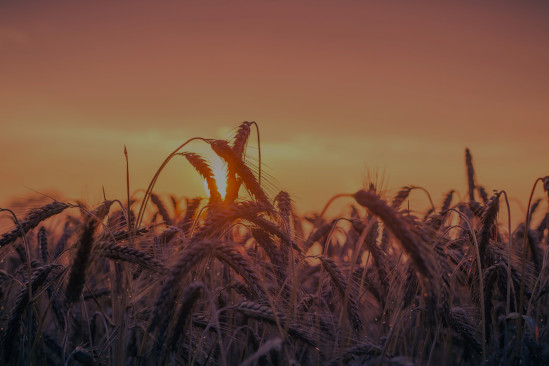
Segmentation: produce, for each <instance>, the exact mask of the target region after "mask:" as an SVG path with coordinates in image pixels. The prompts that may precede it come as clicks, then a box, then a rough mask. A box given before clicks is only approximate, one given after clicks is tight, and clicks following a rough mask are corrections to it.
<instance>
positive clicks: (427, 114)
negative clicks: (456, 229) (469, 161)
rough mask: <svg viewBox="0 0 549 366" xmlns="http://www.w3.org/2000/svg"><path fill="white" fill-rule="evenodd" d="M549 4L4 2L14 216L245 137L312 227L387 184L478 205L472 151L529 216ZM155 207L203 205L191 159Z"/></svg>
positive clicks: (2, 101)
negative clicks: (239, 133)
mask: <svg viewBox="0 0 549 366" xmlns="http://www.w3.org/2000/svg"><path fill="white" fill-rule="evenodd" d="M548 4H549V3H548V2H545V1H526V2H511V1H498V2H493V1H482V2H473V1H470V2H461V1H460V2H458V1H413V2H412V1H357V0H352V1H351V0H344V1H300V0H296V1H212V0H208V1H159V2H153V1H26V0H21V1H15V0H2V1H0V157H1V158H0V167H1V170H2V183H1V186H0V187H1V190H0V207H7V206H9V202H10V200H11V198H13V197H16V196H23V195H27V194H29V193H32V192H33V190H34V191H38V192H43V193H46V194H51V193H52V192H57V193H58V194H59V197H63V198H65V199H71V200H76V199H83V200H85V201H88V202H99V201H101V197H102V187H104V188H105V191H106V194H107V197H108V198H124V197H125V192H126V190H125V189H126V188H125V187H126V180H125V160H124V154H123V151H124V145H126V146H127V149H128V152H129V158H130V176H131V189H132V191H133V190H137V189H140V188H146V186H147V184H148V182H149V181H150V179H151V178H152V176H153V175H154V173H155V171H156V169H157V167H158V166H159V165H160V164H161V162H162V161H163V159H164V158H165V157H166V156H167V155H168V154H169V153H170V152H171V151H172V150H173V149H175V148H176V147H177V146H178V145H180V144H181V143H182V142H184V141H185V140H187V139H189V138H191V137H195V136H201V137H207V138H227V137H230V136H231V134H233V133H234V132H235V129H236V127H237V126H238V125H239V124H240V123H241V122H242V121H246V120H248V121H252V120H253V121H256V122H257V123H258V124H259V126H260V132H261V143H262V150H261V151H262V159H263V162H264V164H265V165H264V169H265V171H266V172H267V173H268V174H270V175H271V176H272V179H271V184H272V187H271V188H270V193H272V194H276V193H277V191H278V190H281V189H285V190H288V191H289V192H290V193H291V194H292V195H293V196H294V198H295V200H296V205H297V207H298V208H299V209H300V210H301V211H307V210H312V209H320V208H321V207H322V206H323V204H324V203H325V202H326V201H327V200H328V199H329V198H330V197H331V196H332V195H333V194H336V193H340V192H355V191H357V190H358V189H360V188H361V187H363V186H364V184H365V183H366V182H367V181H368V175H369V174H370V175H375V172H376V171H378V172H379V175H380V176H381V175H382V174H383V175H384V187H383V188H385V189H388V194H389V193H390V194H392V193H394V191H396V190H398V188H399V187H400V186H403V185H409V184H414V185H418V186H423V187H425V188H426V189H427V190H429V191H430V192H431V194H432V195H433V199H434V200H435V201H436V202H439V201H440V200H441V198H442V194H443V193H444V192H446V191H447V190H449V189H451V188H455V189H457V190H459V191H460V192H461V193H462V194H465V192H466V181H465V166H464V150H465V147H469V148H470V149H471V150H472V153H473V157H474V163H475V166H476V170H477V173H478V181H479V183H480V184H482V185H484V186H485V187H486V188H487V189H488V190H492V189H498V190H499V189H505V190H507V191H508V192H509V193H510V195H511V196H513V197H516V198H517V199H519V200H522V201H526V200H527V198H528V194H529V190H530V188H531V185H532V183H533V182H534V180H535V178H536V177H538V176H544V175H548V174H549V144H548V138H549V22H548V21H547V19H549V5H548ZM203 148H204V146H203V144H200V143H197V144H193V145H191V146H189V149H190V150H192V151H199V149H203ZM200 151H202V150H200ZM248 155H249V157H250V159H251V161H252V162H254V163H255V164H257V143H256V141H255V134H253V135H252V140H251V141H250V144H249V149H248ZM158 191H159V192H170V193H174V194H176V195H181V196H183V195H187V196H194V195H197V194H202V195H203V194H204V190H203V188H202V184H201V182H200V179H199V177H198V175H197V174H195V173H194V172H193V170H192V169H191V168H190V167H189V165H188V163H186V161H184V160H183V159H178V160H174V162H173V163H172V164H171V165H170V166H169V169H168V170H167V171H166V173H165V175H163V176H161V179H160V180H159V184H158Z"/></svg>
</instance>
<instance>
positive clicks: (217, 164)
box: [202, 155, 227, 199]
mask: <svg viewBox="0 0 549 366" xmlns="http://www.w3.org/2000/svg"><path fill="white" fill-rule="evenodd" d="M207 159H208V161H209V163H210V167H211V168H212V172H213V176H214V179H215V183H216V184H217V190H218V191H219V194H220V195H221V198H223V199H224V198H225V194H226V193H227V164H226V163H225V162H224V161H223V160H221V159H220V158H219V157H218V156H217V155H211V156H208V157H207ZM202 183H203V185H204V191H205V192H206V194H207V195H208V196H209V195H210V190H209V189H208V183H206V180H204V181H203V182H202Z"/></svg>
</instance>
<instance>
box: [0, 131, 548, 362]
mask: <svg viewBox="0 0 549 366" xmlns="http://www.w3.org/2000/svg"><path fill="white" fill-rule="evenodd" d="M254 126H257V125H255V124H253V123H248V122H245V123H243V124H241V125H240V127H239V128H238V130H237V133H236V135H235V137H234V139H233V140H231V141H223V140H207V139H202V140H203V141H204V143H206V144H209V145H210V146H211V148H212V149H213V151H215V153H216V154H217V155H219V156H220V157H221V158H222V159H223V160H224V161H226V163H227V166H228V174H227V193H226V195H225V197H222V196H221V194H220V193H219V192H218V190H217V186H216V181H215V179H214V178H213V174H212V171H211V168H210V166H209V165H208V162H207V161H205V160H204V159H203V158H202V157H201V156H199V155H197V154H193V153H189V152H184V150H183V148H184V146H185V144H184V145H182V146H181V147H180V148H179V149H178V150H176V151H175V152H174V153H173V154H171V155H170V156H169V157H168V158H167V159H166V161H165V162H164V164H162V166H161V168H160V169H159V171H158V173H157V175H156V176H155V177H154V179H153V181H152V182H151V185H150V186H149V187H148V189H147V191H146V193H145V194H143V193H140V194H135V196H134V197H130V199H129V201H130V205H129V207H128V199H127V198H123V199H122V200H105V201H104V202H102V203H101V204H99V205H97V206H96V207H87V206H86V205H85V204H83V203H66V202H59V201H54V202H51V203H49V204H47V205H45V206H43V207H40V208H38V209H34V210H32V211H31V212H29V213H28V214H27V216H26V217H19V218H17V217H16V216H15V215H14V214H13V213H12V212H11V211H9V210H5V209H4V210H3V212H2V217H1V219H2V220H3V221H4V223H3V227H8V226H10V225H11V224H8V223H7V222H8V220H12V221H13V225H11V226H10V228H9V229H8V230H7V231H6V232H5V233H4V234H3V235H2V236H1V237H0V260H1V263H0V327H1V330H0V335H1V347H0V364H1V363H5V364H10V365H11V364H13V365H27V364H30V365H78V364H82V365H239V364H241V365H304V366H305V365H426V364H430V365H479V364H485V365H546V364H549V332H548V328H547V317H548V315H549V296H548V294H549V263H548V261H549V254H548V253H549V252H548V244H549V235H548V228H547V225H548V221H549V218H548V217H549V216H548V214H547V212H548V211H547V192H548V191H549V177H545V178H538V179H537V180H535V185H534V189H533V190H532V192H533V197H536V196H535V194H534V193H535V192H537V194H539V195H540V197H544V198H540V199H532V197H531V199H530V201H529V202H528V208H527V212H528V214H526V213H525V214H522V213H512V215H511V216H512V217H513V221H514V222H513V226H512V227H510V226H509V223H508V221H507V217H508V216H509V215H508V209H509V206H508V201H507V196H506V193H505V192H504V191H495V192H494V193H493V194H491V195H490V194H488V193H487V192H486V190H485V189H484V188H483V187H482V186H480V185H478V184H477V182H476V179H475V173H474V169H473V162H472V157H471V154H470V152H469V150H467V151H466V159H465V162H466V164H465V166H466V169H465V171H466V174H467V178H468V182H469V184H468V192H465V194H464V196H465V197H466V199H465V200H464V202H458V199H457V194H456V192H454V191H453V190H450V191H449V192H448V193H447V194H446V195H445V197H444V198H443V200H442V202H440V203H438V202H434V203H433V202H431V201H430V198H429V197H428V195H427V194H426V192H425V191H424V190H423V189H422V188H419V187H413V186H410V187H404V188H403V189H402V190H400V191H399V192H398V194H397V195H396V196H395V197H392V198H391V197H382V194H381V192H380V191H379V188H378V187H376V186H375V185H374V184H371V185H370V186H369V187H367V188H366V189H363V190H359V191H357V192H356V193H354V194H340V195H337V196H336V197H335V198H337V199H340V200H347V201H348V202H349V204H350V206H349V210H348V213H347V214H346V215H344V216H342V217H337V218H327V217H325V215H324V213H320V214H317V215H314V216H311V217H300V216H299V215H298V214H297V213H296V211H295V210H294V208H293V207H292V201H291V197H290V196H289V195H288V194H287V193H286V192H283V191H282V192H278V193H277V192H269V190H265V189H264V186H265V184H264V182H262V179H263V180H265V179H264V178H262V177H261V171H260V170H254V169H252V168H251V167H250V165H249V164H247V163H246V144H247V142H248V138H249V136H250V134H251V133H252V132H253V127H254ZM175 156H179V159H181V158H182V157H183V158H185V159H186V160H187V162H188V163H190V164H192V166H193V167H194V168H195V169H196V170H197V172H198V174H200V175H201V176H202V177H203V178H204V179H205V180H206V181H207V183H208V188H209V190H210V194H209V198H208V199H202V198H179V197H176V196H165V197H164V196H162V197H160V196H158V195H156V194H155V193H153V192H154V183H155V182H156V180H157V178H158V176H159V175H160V174H161V171H162V168H163V167H164V166H165V165H166V164H167V163H168V162H169V161H170V160H171V159H172V158H173V157H175ZM260 165H261V163H260ZM458 168H459V167H458ZM532 180H534V179H532ZM536 187H537V188H536ZM542 189H543V190H544V192H543V191H542ZM269 193H270V194H272V196H273V197H272V196H271V195H270V194H269ZM410 194H415V195H421V196H422V197H425V199H426V200H429V201H430V204H431V205H432V208H431V209H430V210H429V211H428V212H425V213H417V212H410V211H408V210H407V209H406V207H407V205H406V204H405V202H406V200H407V199H408V196H409V195H410ZM542 194H544V195H545V196H541V195H542ZM335 198H334V199H335ZM500 216H501V217H504V218H505V219H501V218H500ZM520 221H522V222H520Z"/></svg>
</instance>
